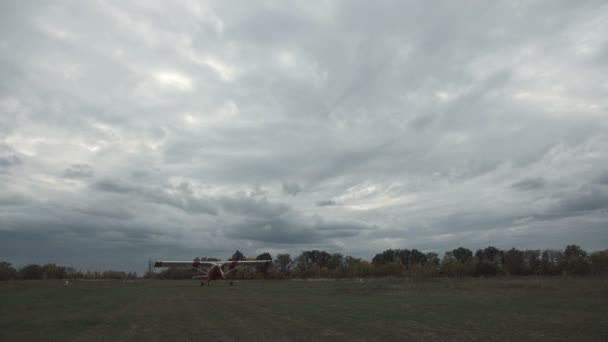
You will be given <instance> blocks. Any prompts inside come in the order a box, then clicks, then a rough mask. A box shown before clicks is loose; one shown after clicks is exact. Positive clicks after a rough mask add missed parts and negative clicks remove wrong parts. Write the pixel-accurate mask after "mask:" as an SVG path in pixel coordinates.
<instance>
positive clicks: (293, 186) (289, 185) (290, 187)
mask: <svg viewBox="0 0 608 342" xmlns="http://www.w3.org/2000/svg"><path fill="white" fill-rule="evenodd" d="M281 185H283V193H285V194H288V195H291V196H295V195H297V194H298V193H299V192H300V191H302V187H301V186H300V184H298V183H296V182H289V181H284V182H282V183H281Z"/></svg>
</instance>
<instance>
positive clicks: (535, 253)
mask: <svg viewBox="0 0 608 342" xmlns="http://www.w3.org/2000/svg"><path fill="white" fill-rule="evenodd" d="M540 257H541V254H540V250H538V249H536V250H526V251H524V263H525V266H526V270H525V274H534V275H538V274H540V273H541V260H540Z"/></svg>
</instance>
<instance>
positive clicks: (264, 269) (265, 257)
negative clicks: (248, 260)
mask: <svg viewBox="0 0 608 342" xmlns="http://www.w3.org/2000/svg"><path fill="white" fill-rule="evenodd" d="M255 260H272V255H270V253H268V252H264V253H262V254H260V255H258V256H257V257H255ZM270 266H271V263H270V262H267V263H264V264H263V265H260V266H256V271H258V272H262V274H263V275H264V277H266V276H268V269H269V268H270Z"/></svg>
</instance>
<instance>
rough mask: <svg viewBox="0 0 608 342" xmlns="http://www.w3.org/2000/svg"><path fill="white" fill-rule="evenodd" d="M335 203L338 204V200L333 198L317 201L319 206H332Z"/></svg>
mask: <svg viewBox="0 0 608 342" xmlns="http://www.w3.org/2000/svg"><path fill="white" fill-rule="evenodd" d="M334 205H338V203H336V201H333V200H323V201H318V202H317V207H331V206H334Z"/></svg>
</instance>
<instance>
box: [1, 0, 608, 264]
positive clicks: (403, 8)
mask: <svg viewBox="0 0 608 342" xmlns="http://www.w3.org/2000/svg"><path fill="white" fill-rule="evenodd" d="M607 75H608V3H606V2H605V1H584V2H579V1H569V0H563V1H553V0H551V1H532V0H531V1H490V2H488V1H422V2H421V1H374V2H369V1H355V0H352V1H351V0H348V1H324V0H323V1H295V2H288V1H212V2H205V1H151V0H142V1H127V2H125V1H86V2H80V1H44V2H34V1H5V0H2V1H0V260H4V261H8V262H11V263H13V265H17V266H24V265H26V264H28V263H47V262H55V263H59V264H62V265H68V266H73V267H76V268H81V269H83V270H86V269H90V270H94V269H98V270H102V269H122V270H134V271H137V272H142V271H143V270H145V269H146V267H147V263H148V260H149V258H151V259H153V260H155V259H164V260H167V259H169V260H171V259H172V260H176V259H185V260H191V259H192V258H194V257H195V256H199V257H202V256H213V257H219V258H227V257H229V256H230V255H232V253H233V252H234V251H235V250H236V249H238V250H240V251H241V252H243V253H244V254H245V255H246V256H249V257H255V256H256V255H258V254H260V253H262V252H270V253H271V254H272V255H273V256H276V254H277V253H291V254H292V255H293V256H295V255H298V254H299V253H301V251H303V250H310V249H323V250H326V251H328V252H331V253H342V254H344V255H353V256H355V257H361V258H366V259H371V258H372V257H373V256H374V255H375V254H376V253H379V252H381V251H383V250H385V249H389V248H408V249H412V248H417V249H419V250H422V251H425V252H432V251H433V252H439V253H443V252H444V251H447V250H451V249H454V248H456V247H459V246H464V247H466V248H470V249H472V250H475V249H478V248H484V247H487V246H489V245H493V246H496V247H498V248H503V249H508V248H512V247H517V248H520V249H527V248H531V249H544V248H564V247H565V246H566V245H568V244H578V245H580V246H581V247H583V248H584V249H586V250H588V251H594V250H600V249H606V248H608V77H606V76H607Z"/></svg>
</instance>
